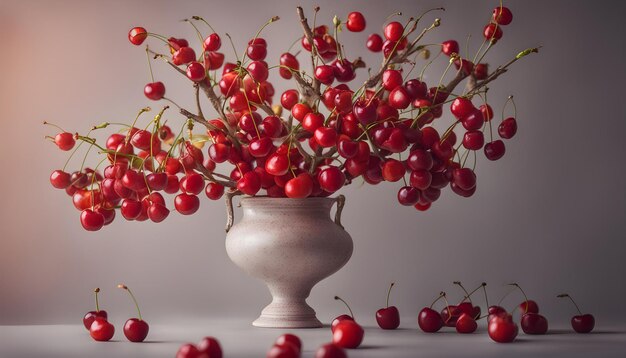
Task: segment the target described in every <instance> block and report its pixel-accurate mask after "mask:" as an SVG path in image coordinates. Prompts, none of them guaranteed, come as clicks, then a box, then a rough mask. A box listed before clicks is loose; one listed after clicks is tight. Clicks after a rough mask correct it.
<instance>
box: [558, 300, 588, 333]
mask: <svg viewBox="0 0 626 358" xmlns="http://www.w3.org/2000/svg"><path fill="white" fill-rule="evenodd" d="M557 297H559V298H564V297H567V298H569V299H570V301H572V303H573V304H574V306H575V307H576V310H577V311H578V314H577V315H575V316H573V317H572V320H571V324H572V328H573V329H574V331H576V332H577V333H589V332H591V331H593V328H594V326H595V325H596V320H595V318H594V317H593V315H591V314H589V313H585V314H583V313H582V312H581V311H580V308H578V304H576V302H575V301H574V299H573V298H572V297H571V296H570V295H569V294H567V293H562V294H560V295H558V296H557Z"/></svg>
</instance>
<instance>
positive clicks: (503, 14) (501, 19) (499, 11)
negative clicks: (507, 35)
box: [492, 6, 513, 25]
mask: <svg viewBox="0 0 626 358" xmlns="http://www.w3.org/2000/svg"><path fill="white" fill-rule="evenodd" d="M492 18H493V21H495V22H496V23H498V24H500V25H508V24H510V23H511V21H513V13H512V12H511V10H509V8H508V7H505V6H498V7H496V8H495V9H493V16H492Z"/></svg>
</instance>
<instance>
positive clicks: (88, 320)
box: [83, 285, 150, 342]
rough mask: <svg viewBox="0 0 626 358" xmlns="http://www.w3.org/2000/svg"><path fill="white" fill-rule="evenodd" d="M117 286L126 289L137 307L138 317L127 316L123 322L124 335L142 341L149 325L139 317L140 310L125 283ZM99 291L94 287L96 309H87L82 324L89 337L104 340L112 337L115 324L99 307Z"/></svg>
mask: <svg viewBox="0 0 626 358" xmlns="http://www.w3.org/2000/svg"><path fill="white" fill-rule="evenodd" d="M117 287H118V288H121V289H124V290H126V291H128V294H129V295H130V297H131V298H132V299H133V302H134V303H135V307H136V308H137V316H138V317H137V318H129V319H128V320H127V321H126V323H125V324H124V335H125V336H126V338H127V339H128V340H129V341H131V342H143V341H144V340H145V339H146V337H147V336H148V331H149V330H150V327H149V326H148V323H147V322H146V321H144V320H143V319H142V317H141V311H140V310H139V304H138V303H137V300H136V299H135V295H133V292H132V291H131V290H130V288H128V286H126V285H118V286H117ZM99 292H100V288H96V289H95V290H94V294H95V297H96V310H95V311H89V312H87V314H85V316H84V317H83V325H84V326H85V328H86V329H87V330H88V331H89V334H90V335H91V338H93V339H94V340H96V341H100V342H106V341H109V340H111V338H113V335H114V334H115V326H113V324H112V323H110V322H109V320H108V314H107V311H105V310H101V309H100V304H99V302H98V293H99Z"/></svg>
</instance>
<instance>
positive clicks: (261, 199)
mask: <svg viewBox="0 0 626 358" xmlns="http://www.w3.org/2000/svg"><path fill="white" fill-rule="evenodd" d="M335 201H337V199H336V198H329V197H313V198H304V199H292V198H273V197H269V196H246V197H243V198H242V199H241V205H242V206H252V205H255V206H256V205H260V206H266V205H267V206H281V207H285V206H287V207H302V206H319V205H322V206H326V205H328V206H330V205H332V204H333V203H334V202H335Z"/></svg>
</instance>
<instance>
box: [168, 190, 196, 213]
mask: <svg viewBox="0 0 626 358" xmlns="http://www.w3.org/2000/svg"><path fill="white" fill-rule="evenodd" d="M174 207H175V208H176V211H178V212H179V213H181V214H182V215H191V214H193V213H195V212H196V211H198V209H199V208H200V199H198V197H197V196H196V195H190V194H185V193H182V194H178V195H176V197H175V198H174Z"/></svg>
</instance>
